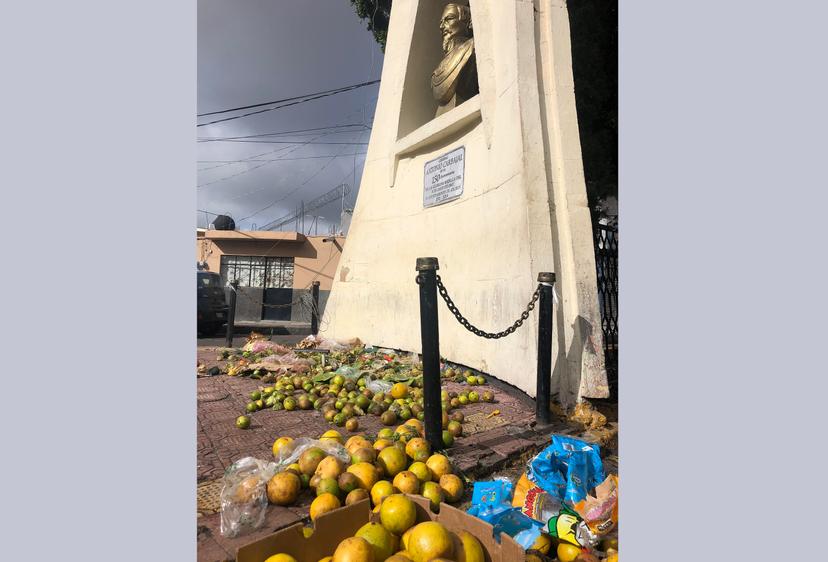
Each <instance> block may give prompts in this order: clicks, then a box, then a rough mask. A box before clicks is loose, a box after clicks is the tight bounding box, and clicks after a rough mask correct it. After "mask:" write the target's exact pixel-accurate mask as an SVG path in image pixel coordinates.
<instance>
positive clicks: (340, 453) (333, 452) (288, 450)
mask: <svg viewBox="0 0 828 562" xmlns="http://www.w3.org/2000/svg"><path fill="white" fill-rule="evenodd" d="M313 447H316V448H318V449H322V451H323V452H324V453H325V455H326V456H333V457H336V458H337V459H339V460H340V461H341V462H343V463H345V464H347V463H349V462H351V455H350V453H348V451H346V450H345V447H343V446H342V445H341V444H339V443H338V442H336V441H332V440H327V439H326V440H319V439H310V438H308V437H300V438H299V439H293V440H291V441H290V442H289V443H286V444H285V445H282V446H281V448H279V454H278V456H277V457H276V467H277V469H278V470H284V469H285V468H287V467H288V466H290V465H291V464H293V463H295V462H297V461H298V460H299V457H301V456H302V453H304V452H305V451H307V450H308V449H311V448H313Z"/></svg>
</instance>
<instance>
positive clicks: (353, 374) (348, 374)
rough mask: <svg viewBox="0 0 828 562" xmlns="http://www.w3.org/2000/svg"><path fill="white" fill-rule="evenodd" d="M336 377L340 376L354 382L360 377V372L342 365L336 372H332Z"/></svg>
mask: <svg viewBox="0 0 828 562" xmlns="http://www.w3.org/2000/svg"><path fill="white" fill-rule="evenodd" d="M334 373H336V374H337V375H342V376H343V377H345V378H346V379H351V380H356V379H358V378H359V377H360V374H361V373H360V371H359V370H358V369H355V368H353V367H351V366H350V365H342V366H341V367H339V368H338V369H337V370H336V371H334Z"/></svg>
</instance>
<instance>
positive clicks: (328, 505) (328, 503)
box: [310, 494, 342, 521]
mask: <svg viewBox="0 0 828 562" xmlns="http://www.w3.org/2000/svg"><path fill="white" fill-rule="evenodd" d="M341 506H342V504H341V503H340V502H339V498H338V497H336V496H335V495H333V494H320V495H318V496H316V499H315V500H313V502H312V503H311V505H310V518H311V521H316V518H317V517H319V516H320V515H322V514H323V513H328V512H329V511H333V510H334V509H339V508H340V507H341Z"/></svg>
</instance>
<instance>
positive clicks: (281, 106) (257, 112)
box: [196, 80, 379, 127]
mask: <svg viewBox="0 0 828 562" xmlns="http://www.w3.org/2000/svg"><path fill="white" fill-rule="evenodd" d="M377 82H379V80H375V81H373V82H369V83H365V84H362V85H357V86H350V87H347V88H343V89H340V90H336V91H333V92H330V93H325V94H320V95H318V96H313V97H309V98H306V99H301V100H299V101H293V102H290V103H284V104H282V105H277V106H276V107H266V108H264V109H259V110H257V111H251V112H249V113H243V114H241V115H236V116H235V117H225V118H224V119H216V120H215V121H210V122H208V123H201V124H200V125H196V127H206V126H207V125H215V124H216V123H223V122H225V121H232V120H234V119H241V118H242V117H249V116H251V115H257V114H259V113H264V112H266V111H273V110H276V109H282V108H284V107H290V106H292V105H299V104H300V103H306V102H309V101H313V100H318V99H321V98H326V97H328V96H334V95H336V94H341V93H343V92H349V91H351V90H355V89H357V88H361V87H362V86H366V85H368V84H376V83H377ZM271 103H273V102H271ZM265 105H266V104H265Z"/></svg>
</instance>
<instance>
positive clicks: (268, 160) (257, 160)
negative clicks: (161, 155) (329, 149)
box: [196, 152, 367, 171]
mask: <svg viewBox="0 0 828 562" xmlns="http://www.w3.org/2000/svg"><path fill="white" fill-rule="evenodd" d="M365 154H367V153H366V152H355V153H353V154H341V155H340V156H364V155H365ZM330 156H331V155H330V154H323V155H322V156H297V157H295V158H273V159H261V160H259V159H245V160H197V161H196V163H197V164H218V163H224V164H235V163H240V162H283V161H284V162H287V161H289V160H313V159H316V158H330ZM199 171H201V170H199Z"/></svg>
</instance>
